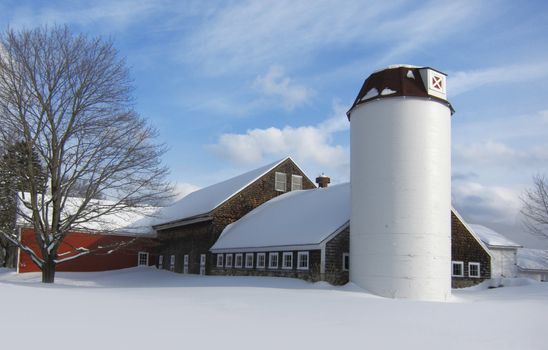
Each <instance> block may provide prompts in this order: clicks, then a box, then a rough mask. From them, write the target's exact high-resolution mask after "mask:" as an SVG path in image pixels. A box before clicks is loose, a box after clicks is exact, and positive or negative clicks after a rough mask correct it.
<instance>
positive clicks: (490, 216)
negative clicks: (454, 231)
mask: <svg viewBox="0 0 548 350" xmlns="http://www.w3.org/2000/svg"><path fill="white" fill-rule="evenodd" d="M520 193H521V192H520V191H519V190H516V189H513V188H509V187H502V186H485V185H483V184H480V183H478V182H473V181H454V182H453V187H452V202H453V206H454V207H456V208H457V210H459V212H462V214H463V215H464V216H465V217H466V218H467V219H468V220H469V221H470V222H473V223H480V224H489V223H498V224H507V225H514V224H515V222H516V220H517V217H518V215H519V211H520V209H521V201H520V199H519V196H520Z"/></svg>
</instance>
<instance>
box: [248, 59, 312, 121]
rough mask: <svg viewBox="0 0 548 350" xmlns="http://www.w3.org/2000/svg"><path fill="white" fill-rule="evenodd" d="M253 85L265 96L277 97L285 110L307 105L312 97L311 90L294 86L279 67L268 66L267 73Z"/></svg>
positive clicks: (259, 77)
mask: <svg viewBox="0 0 548 350" xmlns="http://www.w3.org/2000/svg"><path fill="white" fill-rule="evenodd" d="M253 85H254V86H255V87H256V88H257V89H258V90H259V91H260V92H261V93H262V94H264V95H266V96H274V97H278V98H279V99H280V100H281V102H282V104H283V106H284V108H286V109H287V110H293V109H294V108H295V107H297V106H299V105H302V104H308V102H310V98H311V97H312V95H313V91H312V90H311V89H309V88H307V87H305V86H302V85H298V84H295V83H294V82H293V81H292V80H291V78H289V77H288V76H286V75H285V73H284V71H283V68H282V67H280V66H270V68H269V69H268V72H267V73H266V74H265V75H264V76H258V77H257V79H255V82H254V84H253Z"/></svg>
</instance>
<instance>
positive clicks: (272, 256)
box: [268, 253, 278, 269]
mask: <svg viewBox="0 0 548 350" xmlns="http://www.w3.org/2000/svg"><path fill="white" fill-rule="evenodd" d="M268 268H269V269H277V268H278V253H268Z"/></svg>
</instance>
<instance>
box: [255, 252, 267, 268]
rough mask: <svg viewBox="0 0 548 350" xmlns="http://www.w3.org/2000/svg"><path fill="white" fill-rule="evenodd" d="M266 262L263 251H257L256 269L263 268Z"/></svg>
mask: <svg viewBox="0 0 548 350" xmlns="http://www.w3.org/2000/svg"><path fill="white" fill-rule="evenodd" d="M265 264H266V254H265V253H257V268H258V269H264V267H265Z"/></svg>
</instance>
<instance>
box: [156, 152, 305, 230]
mask: <svg viewBox="0 0 548 350" xmlns="http://www.w3.org/2000/svg"><path fill="white" fill-rule="evenodd" d="M287 160H291V161H292V162H293V164H295V166H296V167H297V168H298V169H299V170H300V171H301V172H302V173H303V174H306V173H305V172H304V171H303V170H302V169H301V168H300V167H299V165H298V164H297V163H296V162H295V161H294V160H293V159H292V158H291V156H286V157H284V158H282V159H280V160H278V161H276V162H273V163H271V164H270V165H269V164H267V165H265V166H263V167H268V168H265V170H264V171H262V172H261V173H260V174H258V175H257V176H255V177H254V178H252V179H251V180H249V181H247V182H246V183H245V184H244V185H242V186H240V187H239V188H238V189H236V190H234V191H232V193H231V194H230V195H229V196H227V197H225V198H224V199H223V200H221V201H220V202H218V203H216V204H215V205H214V206H213V207H211V208H209V210H207V211H204V212H199V213H196V214H193V215H190V216H183V217H179V218H177V219H173V220H167V221H163V222H158V223H155V224H153V225H152V227H153V229H155V228H156V227H161V226H165V225H170V224H176V223H178V222H183V221H186V220H190V219H194V218H198V217H201V216H204V215H208V214H209V213H211V212H212V211H213V210H215V209H217V208H218V207H220V206H221V205H223V204H224V203H226V202H227V201H228V200H230V199H231V198H233V197H234V196H235V195H237V194H238V193H240V192H241V191H242V190H244V189H245V188H247V187H248V186H249V185H251V184H252V183H254V182H255V181H257V180H258V179H259V178H261V177H263V176H264V175H265V174H267V173H268V172H270V171H272V169H274V168H275V167H277V166H279V165H280V164H282V163H283V162H285V161H287ZM263 167H258V168H255V169H252V170H249V171H247V172H245V173H242V174H239V175H236V176H233V177H231V178H228V179H226V180H223V181H221V182H217V183H214V184H211V185H209V186H206V187H203V188H201V189H198V190H196V191H193V192H191V193H189V194H188V195H196V193H198V192H200V191H202V190H206V189H208V188H210V187H212V186H216V185H218V184H222V183H224V182H228V181H230V180H234V179H236V178H238V177H240V176H242V175H245V174H248V173H251V172H254V171H256V170H258V169H261V168H263ZM185 197H186V196H185ZM185 197H183V198H181V200H183V199H184V198H185ZM184 225H185V224H184V223H182V225H180V226H184Z"/></svg>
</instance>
